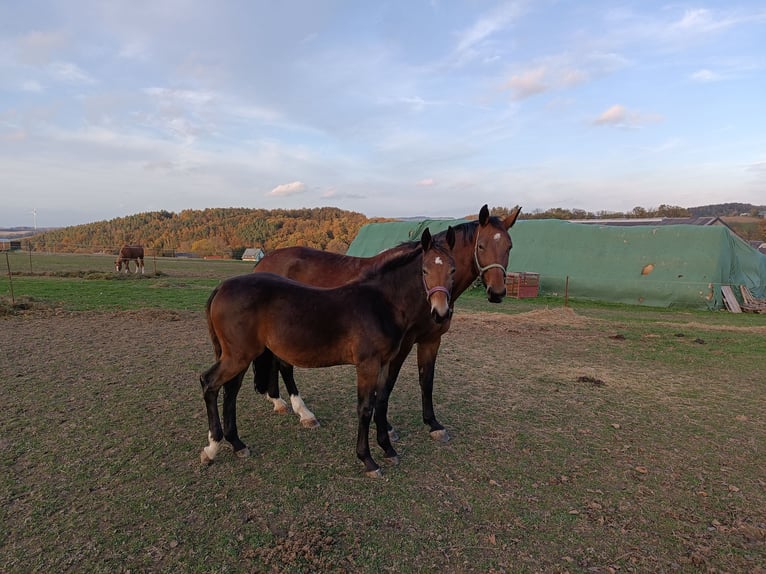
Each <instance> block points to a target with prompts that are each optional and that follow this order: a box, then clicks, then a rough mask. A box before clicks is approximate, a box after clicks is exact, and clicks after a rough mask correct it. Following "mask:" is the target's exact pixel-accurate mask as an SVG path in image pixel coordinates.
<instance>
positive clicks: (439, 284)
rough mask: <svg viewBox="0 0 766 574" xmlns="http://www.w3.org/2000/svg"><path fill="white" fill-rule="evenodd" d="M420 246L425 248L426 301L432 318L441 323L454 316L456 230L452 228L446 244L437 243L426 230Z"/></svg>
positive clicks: (424, 279) (448, 230)
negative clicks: (451, 305)
mask: <svg viewBox="0 0 766 574" xmlns="http://www.w3.org/2000/svg"><path fill="white" fill-rule="evenodd" d="M420 244H421V245H422V247H423V287H424V288H425V290H426V299H427V300H428V303H429V304H430V305H431V317H433V320H434V321H436V322H437V323H441V322H442V321H444V320H445V319H448V318H449V317H450V315H451V314H452V310H451V308H450V297H451V296H452V285H453V282H454V278H455V277H454V276H455V259H454V258H453V257H452V249H453V247H455V230H454V229H452V227H450V228H449V229H447V233H446V235H445V239H444V242H437V241H436V240H434V238H433V237H432V236H431V232H430V231H429V229H428V228H426V229H425V231H423V235H421V237H420Z"/></svg>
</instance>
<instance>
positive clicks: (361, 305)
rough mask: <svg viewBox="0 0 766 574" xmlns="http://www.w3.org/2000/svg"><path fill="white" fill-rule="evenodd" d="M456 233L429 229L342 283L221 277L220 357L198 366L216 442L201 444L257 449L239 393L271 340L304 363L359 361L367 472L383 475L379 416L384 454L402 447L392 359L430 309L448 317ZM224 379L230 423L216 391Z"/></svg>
mask: <svg viewBox="0 0 766 574" xmlns="http://www.w3.org/2000/svg"><path fill="white" fill-rule="evenodd" d="M454 245H455V233H454V231H452V230H447V232H446V234H445V236H444V240H439V241H436V240H434V238H433V237H432V236H431V233H430V232H429V230H428V229H426V230H425V231H424V232H423V234H422V236H421V239H420V242H412V243H410V244H408V245H407V246H406V247H404V248H402V249H399V250H392V251H391V253H389V255H388V256H387V257H384V258H381V260H379V261H378V264H377V265H376V266H374V267H373V268H371V269H370V270H368V271H367V272H366V273H365V274H363V275H362V277H361V278H358V279H357V280H356V281H353V282H351V283H347V284H345V285H343V286H341V287H335V288H330V289H327V288H321V287H313V286H309V285H305V284H303V283H298V282H297V281H293V280H291V279H287V278H285V277H282V276H280V275H275V274H273V273H248V274H245V275H240V276H236V277H232V278H230V279H227V280H225V281H223V282H222V283H221V284H220V285H219V286H218V287H216V288H215V289H214V290H213V292H212V293H211V295H210V297H209V299H208V301H207V304H206V308H205V314H206V316H207V323H208V331H209V334H210V339H211V341H212V343H213V349H214V351H215V357H216V362H215V364H214V365H213V366H212V367H210V368H209V369H208V370H207V371H205V372H204V373H203V374H202V375H201V376H200V384H201V385H202V390H203V396H204V399H205V405H206V408H207V416H208V442H209V444H208V445H207V446H206V447H205V448H204V449H203V450H202V452H201V453H200V459H201V461H202V462H203V463H204V464H209V463H212V461H213V460H214V459H215V457H216V455H217V453H218V450H219V449H220V447H221V444H222V442H223V440H224V439H225V440H226V441H227V442H228V443H229V444H230V445H231V447H232V449H233V450H234V452H235V454H237V456H248V455H249V450H248V448H247V446H246V445H245V444H244V443H243V442H242V440H241V439H240V437H239V433H238V431H237V422H236V399H237V393H238V392H239V389H240V388H241V386H242V378H243V376H244V374H245V372H246V371H247V369H248V367H249V366H250V363H251V362H252V361H253V360H254V359H255V358H256V357H257V356H259V355H260V354H261V353H263V352H264V350H266V349H269V350H270V351H272V352H273V353H274V354H275V355H277V356H279V357H282V358H284V359H285V360H286V361H289V363H290V364H291V365H297V366H300V367H328V366H332V365H342V364H352V365H355V366H356V375H357V416H358V431H357V442H356V454H357V457H358V458H359V460H361V461H362V462H363V463H364V467H365V472H366V474H367V475H368V476H373V477H374V476H380V475H381V471H380V467H379V466H378V464H377V463H376V462H375V460H374V459H373V458H372V454H371V453H370V445H369V427H370V421H371V420H372V418H373V416H374V419H375V424H376V426H377V429H378V430H377V440H378V444H379V445H380V447H381V448H382V449H383V451H384V453H385V457H386V460H388V461H389V462H393V463H396V462H398V455H397V453H396V451H395V450H394V448H393V446H392V445H391V440H390V438H389V436H388V433H387V432H386V424H385V421H386V412H387V410H388V387H387V385H386V380H387V377H388V371H389V368H390V367H389V366H390V363H391V361H392V360H393V359H394V358H395V357H396V356H397V354H398V352H399V349H400V347H401V345H402V340H403V337H404V335H405V333H407V332H408V330H409V329H410V328H411V326H412V324H413V322H415V321H418V320H420V318H421V317H422V316H423V315H424V314H425V315H428V316H429V320H431V321H434V322H439V321H445V320H448V319H449V316H450V313H451V311H452V309H451V306H450V294H451V291H452V288H453V283H454V273H455V263H454V259H453V257H452V248H453V247H454ZM221 387H223V389H224V392H223V427H222V426H221V419H220V418H219V414H218V391H219V389H220V388H221Z"/></svg>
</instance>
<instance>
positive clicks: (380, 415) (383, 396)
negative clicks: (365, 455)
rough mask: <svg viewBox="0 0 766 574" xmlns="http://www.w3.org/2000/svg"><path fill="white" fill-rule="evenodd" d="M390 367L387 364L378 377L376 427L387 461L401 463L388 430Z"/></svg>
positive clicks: (375, 412) (379, 442)
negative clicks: (388, 375)
mask: <svg viewBox="0 0 766 574" xmlns="http://www.w3.org/2000/svg"><path fill="white" fill-rule="evenodd" d="M388 370H389V367H388V366H386V367H384V368H383V369H382V370H381V373H380V377H379V379H378V390H377V391H376V393H375V411H374V414H373V416H374V418H375V427H376V428H377V435H378V444H379V445H380V448H382V449H383V452H384V453H385V457H386V462H388V463H390V464H399V455H398V454H397V453H396V451H395V450H394V447H393V445H392V444H391V436H390V434H389V432H388V422H387V416H388V397H389V393H388V385H387V382H388V381H387V380H388V377H387V376H386V375H387V374H388Z"/></svg>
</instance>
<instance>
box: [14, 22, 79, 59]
mask: <svg viewBox="0 0 766 574" xmlns="http://www.w3.org/2000/svg"><path fill="white" fill-rule="evenodd" d="M67 43H68V42H67V38H66V36H65V35H64V34H63V33H61V32H39V31H35V32H30V33H29V34H26V35H25V36H23V37H21V38H20V39H19V41H18V45H17V53H18V56H19V60H20V61H21V62H22V63H24V64H27V65H31V66H44V65H46V64H48V63H49V62H50V61H51V60H53V58H54V57H55V56H57V55H58V54H60V53H61V51H62V50H63V49H64V48H65V47H66V45H67Z"/></svg>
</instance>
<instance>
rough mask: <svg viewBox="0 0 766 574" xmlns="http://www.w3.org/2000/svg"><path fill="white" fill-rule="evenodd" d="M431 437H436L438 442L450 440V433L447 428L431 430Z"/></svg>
mask: <svg viewBox="0 0 766 574" xmlns="http://www.w3.org/2000/svg"><path fill="white" fill-rule="evenodd" d="M431 438H432V439H434V440H435V441H436V442H449V440H450V438H451V437H450V435H449V433H448V432H447V429H440V430H435V431H431Z"/></svg>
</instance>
